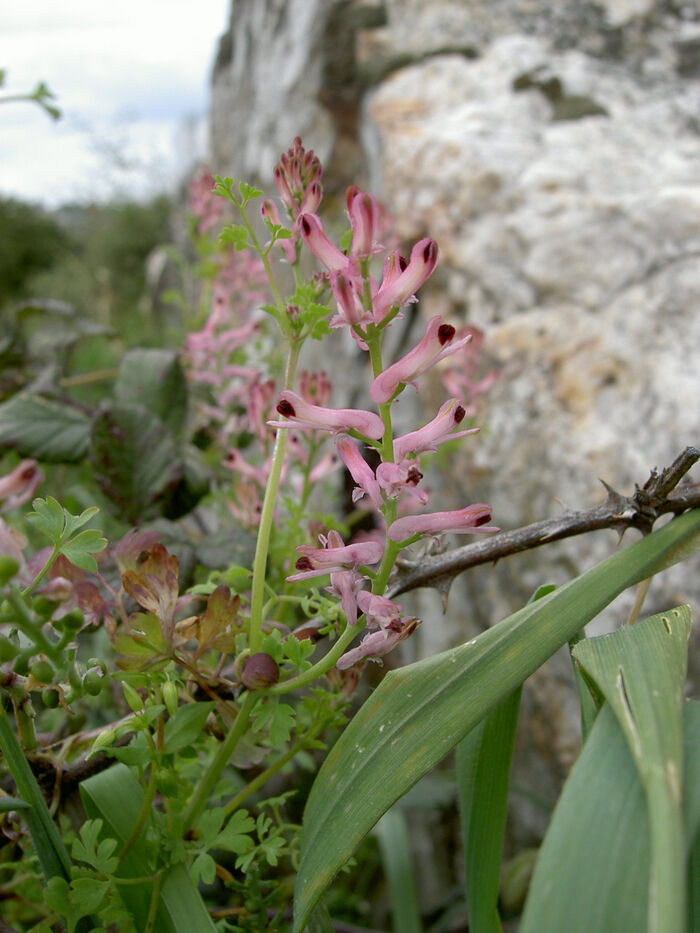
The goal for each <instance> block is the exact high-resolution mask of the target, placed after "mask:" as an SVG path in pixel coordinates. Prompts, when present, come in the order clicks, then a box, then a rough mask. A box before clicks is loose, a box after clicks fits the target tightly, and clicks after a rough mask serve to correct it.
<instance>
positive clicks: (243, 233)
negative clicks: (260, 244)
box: [219, 224, 248, 251]
mask: <svg viewBox="0 0 700 933" xmlns="http://www.w3.org/2000/svg"><path fill="white" fill-rule="evenodd" d="M219 242H220V243H228V244H230V245H231V246H233V248H234V249H235V250H239V251H240V250H242V249H245V248H246V247H247V246H248V230H247V229H246V228H245V227H244V226H242V224H228V225H227V226H225V227H224V228H223V230H222V231H221V233H220V234H219Z"/></svg>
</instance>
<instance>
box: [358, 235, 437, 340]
mask: <svg viewBox="0 0 700 933" xmlns="http://www.w3.org/2000/svg"><path fill="white" fill-rule="evenodd" d="M437 261H438V247H437V243H436V242H435V240H431V239H430V237H425V238H424V239H422V240H419V241H418V242H417V243H416V245H415V246H414V247H413V249H412V250H411V258H410V260H409V262H408V264H407V265H405V267H404V264H403V261H402V260H401V259H400V257H398V254H394V256H393V258H392V259H390V260H389V262H388V264H387V263H385V276H384V279H383V281H382V284H381V286H380V287H379V290H378V291H377V294H376V295H375V298H374V305H373V311H374V323H375V324H379V323H380V322H381V321H382V320H383V319H384V318H385V317H386V316H387V314H388V313H389V311H391V309H392V308H393V307H396V306H397V305H398V306H400V305H404V304H406V303H407V302H408V301H411V300H413V299H414V293H415V292H417V291H418V289H419V288H420V287H421V285H423V283H424V282H425V281H426V280H427V279H428V278H430V276H431V275H432V273H433V270H434V269H435V266H436V265H437Z"/></svg>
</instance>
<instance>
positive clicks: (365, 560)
mask: <svg viewBox="0 0 700 933" xmlns="http://www.w3.org/2000/svg"><path fill="white" fill-rule="evenodd" d="M319 540H320V541H321V544H322V547H320V548H315V547H311V546H310V545H307V544H301V545H299V547H298V548H297V551H298V552H299V554H301V557H300V558H299V559H298V560H297V562H296V565H295V566H296V569H297V570H298V571H299V573H295V574H293V575H292V576H291V577H287V581H288V582H290V583H294V582H295V581H297V580H305V579H307V578H309V577H320V576H322V575H323V574H325V573H330V572H331V571H336V570H354V569H356V568H357V567H358V566H359V565H360V564H378V563H379V561H380V560H381V559H382V556H383V554H384V545H383V544H382V543H381V542H379V541H374V540H369V541H356V542H354V543H353V544H344V543H343V539H342V538H341V536H340V534H339V533H338V532H337V531H329V532H328V536H327V537H324V536H323V535H321V536H320V538H319Z"/></svg>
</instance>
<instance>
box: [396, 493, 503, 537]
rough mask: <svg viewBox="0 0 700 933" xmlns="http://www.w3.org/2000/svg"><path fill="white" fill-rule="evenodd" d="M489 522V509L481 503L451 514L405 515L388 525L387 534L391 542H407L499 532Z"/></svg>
mask: <svg viewBox="0 0 700 933" xmlns="http://www.w3.org/2000/svg"><path fill="white" fill-rule="evenodd" d="M490 521H491V508H490V506H488V505H484V504H483V503H481V502H480V503H477V504H475V505H468V506H467V507H466V508H464V509H456V510H455V511H452V512H431V513H429V514H428V515H406V516H405V517H404V518H397V519H396V521H395V522H392V523H391V525H389V529H388V531H387V534H388V535H389V537H390V538H391V540H392V541H407V540H408V539H409V538H413V537H414V536H415V535H421V534H425V535H442V534H447V533H448V532H450V531H451V532H455V533H457V534H470V533H472V532H494V531H500V530H501V529H500V528H496V527H495V526H493V525H489V524H488V522H490Z"/></svg>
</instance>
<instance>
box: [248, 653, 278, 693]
mask: <svg viewBox="0 0 700 933" xmlns="http://www.w3.org/2000/svg"><path fill="white" fill-rule="evenodd" d="M279 679H280V669H279V667H278V666H277V663H276V661H275V659H274V658H271V657H270V655H269V654H265V653H264V652H263V651H259V652H258V653H257V654H251V655H250V656H249V657H248V658H246V662H245V666H244V668H243V674H242V675H241V681H242V683H243V685H244V686H245V687H247V688H248V689H249V690H262V689H264V688H265V687H271V686H272V685H273V684H276V683H277V681H278V680H279Z"/></svg>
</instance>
